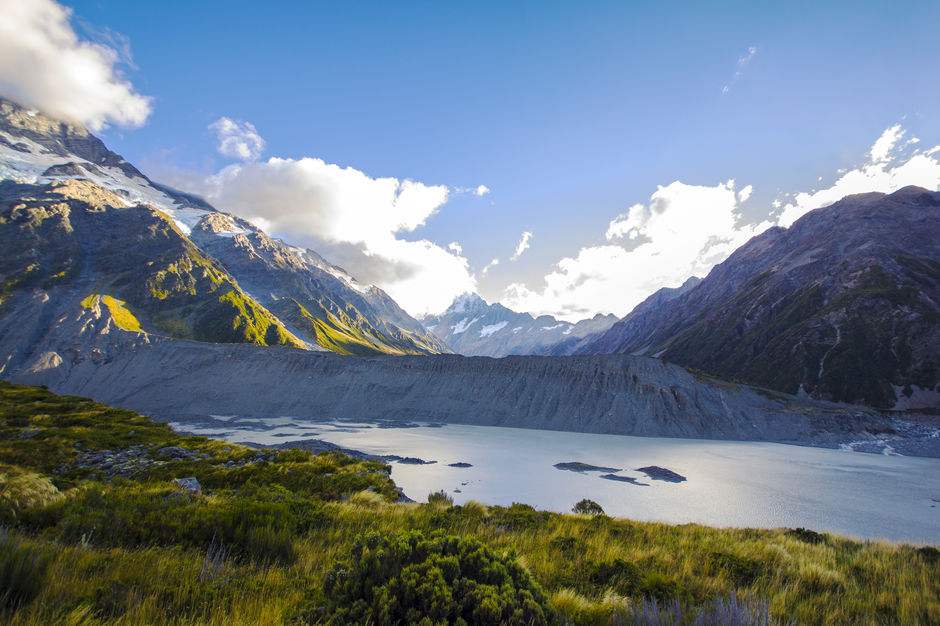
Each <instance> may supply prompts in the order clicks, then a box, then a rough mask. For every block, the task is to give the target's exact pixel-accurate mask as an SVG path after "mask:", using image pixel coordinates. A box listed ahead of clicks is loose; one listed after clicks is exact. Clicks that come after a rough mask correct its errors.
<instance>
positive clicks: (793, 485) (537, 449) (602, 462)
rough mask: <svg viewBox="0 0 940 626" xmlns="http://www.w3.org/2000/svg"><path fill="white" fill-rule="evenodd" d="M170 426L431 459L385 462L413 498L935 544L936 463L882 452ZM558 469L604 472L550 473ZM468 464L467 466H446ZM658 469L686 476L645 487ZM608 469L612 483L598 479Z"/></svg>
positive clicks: (298, 422)
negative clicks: (583, 508) (444, 494)
mask: <svg viewBox="0 0 940 626" xmlns="http://www.w3.org/2000/svg"><path fill="white" fill-rule="evenodd" d="M172 425H173V426H174V427H175V428H178V429H182V430H187V431H190V432H194V433H196V434H208V433H211V434H212V435H213V436H216V437H220V438H223V439H226V440H228V441H233V442H237V441H249V442H253V443H258V444H263V445H277V444H283V443H284V442H285V441H290V440H292V439H294V440H299V439H311V438H318V439H322V440H324V441H328V442H330V443H333V444H337V445H339V446H342V447H344V448H353V449H356V450H362V451H363V452H367V453H370V454H376V455H398V456H402V457H417V458H420V459H424V460H426V461H436V463H433V464H426V465H417V464H403V463H398V462H393V463H391V465H392V468H393V469H392V477H393V478H394V480H395V482H396V483H397V484H398V486H400V487H401V488H402V489H404V491H405V493H406V494H407V495H408V496H409V497H411V498H413V499H415V500H418V501H423V500H425V499H426V498H427V494H429V493H431V492H434V491H438V490H441V489H443V490H445V491H448V492H450V493H451V494H453V496H454V501H455V502H457V503H458V504H459V503H463V502H465V501H467V500H471V499H472V500H479V501H480V502H483V503H486V504H499V505H509V504H512V503H513V502H524V503H526V504H531V505H533V506H535V507H536V508H542V509H549V510H553V511H569V510H570V509H571V507H572V506H573V505H574V503H575V502H577V501H579V500H581V499H582V498H590V499H592V500H595V501H596V502H598V503H600V504H601V506H603V507H604V510H605V511H606V512H607V513H608V514H609V515H613V516H618V517H628V518H632V519H637V520H647V521H662V522H668V523H671V524H682V523H689V522H692V523H699V524H706V525H709V526H738V527H745V526H747V527H763V528H775V527H780V526H786V527H798V526H802V527H805V528H811V529H813V530H817V531H823V532H824V531H831V532H837V533H839V534H842V535H848V536H853V537H858V538H864V539H876V538H883V539H891V540H895V541H910V542H914V543H934V544H937V543H940V459H925V458H915V457H901V456H882V455H874V454H863V453H858V452H847V451H841V450H827V449H821V448H808V447H800V446H788V445H781V444H772V443H754V442H730V441H707V440H689V439H661V438H646V437H627V436H621V435H592V434H584V433H569V432H558V431H544V430H525V429H517V428H497V427H489V426H462V425H447V426H445V427H440V425H437V424H435V425H433V427H430V426H419V427H415V426H416V425H414V424H409V426H410V427H408V428H400V429H396V428H390V427H389V426H390V424H388V423H379V424H376V423H371V424H370V423H357V422H345V421H344V422H316V421H311V420H304V419H302V418H298V417H279V418H272V419H265V420H245V421H240V420H238V419H237V418H233V417H231V416H225V417H224V418H222V419H212V418H208V419H206V420H204V421H202V422H200V425H199V427H195V426H193V425H192V424H181V423H175V424H172ZM560 462H581V463H586V464H591V465H595V466H604V467H605V472H596V471H593V472H591V471H586V472H573V471H562V470H559V469H555V467H554V465H555V464H556V463H560ZM454 463H469V464H470V465H471V467H452V466H451V465H449V464H454ZM646 466H658V467H662V468H665V469H668V470H671V471H673V472H676V473H678V474H681V475H682V476H684V477H686V478H687V480H686V481H684V482H680V483H671V482H664V481H661V480H653V479H651V478H650V477H648V476H647V475H646V474H645V473H642V472H638V471H636V470H637V468H642V467H646ZM606 469H618V470H620V471H618V472H616V473H615V474H614V475H615V476H617V477H620V478H622V479H630V478H633V479H637V480H636V483H643V484H636V483H633V482H629V481H628V480H616V479H614V480H611V479H610V478H607V479H604V478H602V476H603V474H604V473H607V472H606Z"/></svg>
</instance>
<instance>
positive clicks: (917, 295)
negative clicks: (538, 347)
mask: <svg viewBox="0 0 940 626" xmlns="http://www.w3.org/2000/svg"><path fill="white" fill-rule="evenodd" d="M581 353H583V354H613V353H630V354H648V355H652V356H656V357H659V358H662V359H665V360H667V361H671V362H673V363H678V364H680V365H684V366H686V367H691V368H696V369H699V370H702V371H704V372H707V373H709V374H712V375H714V376H718V377H720V378H725V379H732V380H741V381H747V382H750V383H754V384H758V385H762V386H766V387H769V388H772V389H776V390H780V391H784V392H787V393H800V394H807V395H809V396H812V397H814V398H819V399H826V400H835V401H840V402H852V403H863V404H867V405H870V406H875V407H882V408H897V409H904V408H917V407H938V406H940V193H938V192H931V191H927V190H925V189H921V188H919V187H906V188H904V189H901V190H899V191H896V192H894V193H892V194H890V195H886V194H882V193H867V194H861V195H854V196H848V197H846V198H843V199H842V200H840V201H839V202H837V203H835V204H833V205H832V206H829V207H825V208H821V209H817V210H815V211H811V212H810V213H808V214H806V215H805V216H803V217H802V218H800V219H799V220H797V221H796V222H795V223H794V224H793V225H792V226H790V228H788V229H783V228H779V227H775V228H771V229H769V230H767V231H766V232H764V233H763V234H761V235H758V236H756V237H754V238H753V239H751V240H750V241H749V242H747V243H746V244H745V245H743V246H742V247H741V248H739V249H738V250H737V251H735V252H734V253H733V254H732V255H731V256H730V257H729V258H728V259H727V260H726V261H725V262H723V263H721V264H720V265H718V266H716V267H715V268H713V269H712V271H711V272H710V273H709V274H708V276H707V277H706V278H705V279H704V280H702V281H701V282H700V283H699V284H697V285H695V286H694V287H692V288H691V289H688V290H687V291H686V292H684V293H682V294H679V295H677V296H676V297H672V298H668V299H663V298H662V297H661V295H660V294H657V295H654V296H652V297H651V298H650V299H648V300H647V301H646V302H644V303H642V304H640V305H639V306H637V307H636V309H635V310H634V311H632V312H631V313H630V314H629V315H627V316H626V317H624V318H623V319H622V320H620V321H619V322H617V323H616V324H615V325H614V326H613V327H611V328H610V330H608V331H607V332H606V333H604V334H603V335H601V336H600V337H598V338H596V339H594V340H593V341H591V342H590V343H589V344H588V345H587V346H585V347H584V348H583V349H582V350H581Z"/></svg>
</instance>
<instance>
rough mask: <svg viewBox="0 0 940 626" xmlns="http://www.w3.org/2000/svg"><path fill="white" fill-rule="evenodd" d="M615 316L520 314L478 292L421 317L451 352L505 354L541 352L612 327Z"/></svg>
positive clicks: (483, 354) (486, 354)
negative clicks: (567, 318)
mask: <svg viewBox="0 0 940 626" xmlns="http://www.w3.org/2000/svg"><path fill="white" fill-rule="evenodd" d="M616 319H617V318H616V317H615V316H614V315H603V314H600V313H598V314H597V315H595V316H594V317H593V318H588V319H584V320H581V321H579V322H577V323H574V324H573V323H570V322H564V321H560V320H557V319H555V318H554V317H552V316H550V315H540V316H538V317H535V316H532V315H531V314H529V313H519V312H516V311H513V310H512V309H509V308H507V307H505V306H503V305H502V304H500V303H498V302H494V303H492V304H490V303H488V302H486V301H485V300H484V299H483V298H481V297H480V296H479V295H478V294H476V293H465V294H462V295H460V296H457V297H456V298H455V299H454V301H453V303H452V304H451V305H450V306H449V307H448V308H447V310H446V311H444V312H443V313H441V314H440V315H433V316H427V317H425V318H423V319H422V320H421V322H422V323H423V324H424V326H425V328H427V329H428V330H430V331H431V332H432V333H434V335H435V336H436V337H438V339H440V340H441V341H443V342H444V343H445V344H446V345H447V347H448V348H450V349H451V350H452V351H454V352H456V353H458V354H463V355H466V356H492V357H503V356H509V355H526V354H541V353H543V351H545V350H547V349H549V348H551V347H553V346H556V345H559V344H562V343H564V342H567V341H578V340H581V339H583V338H585V337H587V336H588V335H594V334H597V333H599V332H602V331H603V330H606V329H607V328H609V327H610V326H611V325H612V324H613V323H614V322H615V321H616Z"/></svg>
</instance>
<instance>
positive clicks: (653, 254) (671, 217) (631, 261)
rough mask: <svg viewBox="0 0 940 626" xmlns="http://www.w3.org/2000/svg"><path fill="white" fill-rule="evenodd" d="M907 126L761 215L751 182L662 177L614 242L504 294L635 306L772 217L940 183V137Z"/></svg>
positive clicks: (525, 307) (578, 307)
mask: <svg viewBox="0 0 940 626" xmlns="http://www.w3.org/2000/svg"><path fill="white" fill-rule="evenodd" d="M905 135H906V132H905V131H904V130H903V129H902V128H901V127H900V126H893V127H891V128H889V129H887V130H886V131H885V132H884V133H883V134H882V135H881V137H879V139H878V140H877V141H876V142H875V143H874V145H873V146H872V148H871V150H870V151H869V153H868V160H867V161H866V162H865V163H864V164H862V165H861V166H859V167H857V168H856V169H853V170H851V171H848V172H843V173H841V175H840V177H839V178H838V179H837V180H836V181H835V183H834V184H832V185H831V186H829V187H827V188H825V189H821V190H814V191H811V192H805V193H797V194H791V195H789V196H787V198H789V199H788V200H787V199H778V201H776V202H775V203H774V205H775V207H776V210H775V211H773V212H771V213H770V214H768V216H767V218H766V219H763V220H761V221H756V222H745V221H743V220H742V214H741V208H742V206H743V205H744V203H746V202H747V201H748V199H749V198H750V196H751V193H752V192H753V187H752V186H751V185H746V186H744V187H742V188H740V190H737V188H736V184H735V182H734V181H733V180H728V181H726V182H723V183H719V184H717V185H715V186H698V185H687V184H685V183H682V182H680V181H675V182H673V183H671V184H669V185H666V186H660V187H659V188H658V189H657V190H656V192H655V193H653V194H652V195H651V196H650V198H649V201H648V202H647V203H640V204H635V205H633V206H632V207H630V208H629V209H628V210H627V211H626V212H625V213H623V214H621V215H618V216H617V217H615V218H614V219H613V220H611V222H610V223H609V225H608V228H607V231H606V233H605V234H604V238H605V240H606V243H605V244H603V245H596V246H589V247H586V248H582V249H581V250H580V251H579V252H578V254H577V255H575V256H573V257H565V258H563V259H561V260H560V261H558V263H556V264H555V266H554V268H553V269H552V271H551V272H550V273H549V274H547V275H546V276H545V278H544V282H545V284H544V286H543V287H541V288H537V289H533V288H530V287H528V286H527V285H525V284H524V283H513V284H511V285H509V286H508V287H507V288H506V290H505V292H504V295H503V298H502V299H501V301H502V303H503V304H504V305H505V306H508V307H509V308H511V309H514V310H517V311H528V312H530V313H533V314H542V313H548V314H551V315H555V316H556V317H559V318H561V319H565V320H569V321H575V320H578V319H582V318H584V317H586V316H590V315H593V314H595V313H597V312H604V313H614V314H616V315H621V316H622V315H626V314H627V313H628V312H630V310H632V309H633V307H634V306H636V305H637V304H639V303H640V302H641V301H643V300H644V299H645V298H646V297H647V296H649V295H650V294H652V293H653V292H655V291H656V290H658V289H660V288H661V287H678V286H679V285H681V284H682V283H683V282H685V280H686V279H688V278H689V277H690V276H704V275H705V274H707V273H708V272H709V271H710V270H711V268H712V267H714V266H715V265H716V264H718V263H720V262H722V261H724V260H725V259H726V258H727V257H728V256H729V255H730V254H731V253H732V252H733V251H734V250H735V249H736V248H737V247H739V246H740V245H742V244H744V243H745V242H746V241H747V240H748V239H750V238H751V237H753V236H754V235H757V234H760V233H761V232H763V231H764V230H766V229H767V228H768V227H770V226H773V225H776V224H779V225H781V226H789V225H790V224H792V223H793V222H794V221H795V220H797V219H799V218H800V217H801V216H802V215H804V214H806V213H807V212H809V211H811V210H813V209H816V208H819V207H822V206H827V205H829V204H832V203H833V202H835V201H837V200H839V199H840V198H842V197H844V196H846V195H850V194H854V193H864V192H869V191H881V192H884V193H891V192H893V191H897V190H898V189H900V188H902V187H905V186H907V185H919V186H922V187H926V188H929V189H933V190H938V189H940V158H938V157H940V146H936V147H934V148H931V149H929V150H919V149H917V148H916V145H917V143H918V140H917V139H916V138H911V139H909V140H907V141H905V140H904V137H905Z"/></svg>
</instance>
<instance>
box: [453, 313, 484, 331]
mask: <svg viewBox="0 0 940 626" xmlns="http://www.w3.org/2000/svg"><path fill="white" fill-rule="evenodd" d="M468 319H469V318H466V317H465V318H463V319H462V320H460V321H459V322H457V323H456V324H454V325H453V326H451V327H450V329H451V330H452V331H454V332H453V334H455V335H459V334H461V333H463V332H466V330H467V329H468V328H470V327H471V326H473V325H474V324H475V323H476V322H477V321H478V320H479V319H480V318H479V317H474V318H473V319H472V320H469V321H467V320H468Z"/></svg>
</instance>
